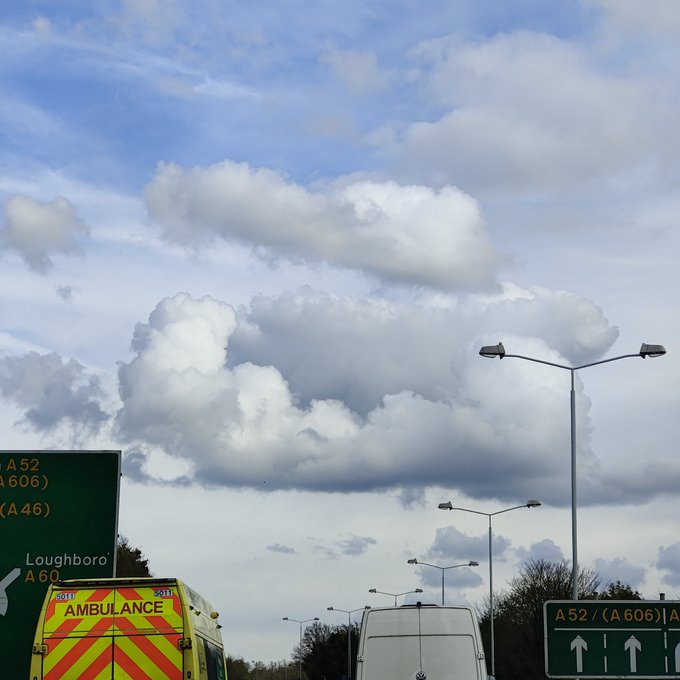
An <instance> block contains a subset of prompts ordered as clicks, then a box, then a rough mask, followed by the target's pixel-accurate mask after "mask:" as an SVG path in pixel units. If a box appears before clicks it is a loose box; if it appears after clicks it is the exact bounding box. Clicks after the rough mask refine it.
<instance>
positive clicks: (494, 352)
mask: <svg viewBox="0 0 680 680" xmlns="http://www.w3.org/2000/svg"><path fill="white" fill-rule="evenodd" d="M479 354H480V355H481V356H483V357H486V358H488V359H494V358H495V357H498V358H499V359H502V358H503V357H513V358H515V359H525V360H526V361H533V362H535V363H537V364H545V365H546V366H553V367H555V368H562V369H564V370H565V371H569V372H570V373H571V392H570V415H571V418H570V420H571V437H570V438H571V599H572V600H578V548H577V542H578V539H577V529H576V506H577V501H576V392H575V391H574V373H576V371H579V370H580V369H582V368H589V367H590V366H599V365H600V364H608V363H610V362H612V361H618V360H619V359H628V358H630V357H642V358H643V359H646V358H647V357H649V358H650V359H653V358H655V357H662V356H663V355H664V354H666V349H665V348H664V346H663V345H648V344H646V343H644V342H643V343H642V345H641V346H640V351H639V352H638V353H637V354H622V355H621V356H618V357H612V358H611V359H602V360H601V361H593V362H592V363H589V364H583V365H581V366H565V365H563V364H556V363H554V362H552V361H544V360H543V359H536V358H534V357H526V356H522V355H521V354H507V353H506V351H505V347H503V343H502V342H499V343H498V344H497V345H486V346H484V347H482V348H481V349H480V350H479Z"/></svg>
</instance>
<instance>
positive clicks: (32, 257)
mask: <svg viewBox="0 0 680 680" xmlns="http://www.w3.org/2000/svg"><path fill="white" fill-rule="evenodd" d="M89 233H90V230H89V227H88V226H87V225H86V224H84V223H83V222H82V221H81V220H80V219H79V217H78V215H77V214H76V210H75V208H74V207H73V205H72V204H71V203H70V201H69V200H68V199H66V198H64V197H63V196H59V197H58V198H56V199H54V200H53V201H48V202H42V201H38V200H36V199H34V198H31V197H30V196H22V195H14V196H11V197H10V198H9V199H8V200H7V202H6V203H5V214H4V219H3V223H2V228H1V229H0V245H2V247H3V248H5V249H7V250H14V251H16V252H18V253H19V255H20V256H21V257H22V259H23V260H24V262H25V263H26V264H27V265H28V267H29V268H30V269H31V270H33V271H35V272H38V273H41V274H45V273H47V272H48V271H49V270H50V269H51V268H52V266H53V263H52V256H54V255H57V254H61V255H71V254H74V253H79V252H81V251H80V246H79V239H82V238H86V237H88V236H89Z"/></svg>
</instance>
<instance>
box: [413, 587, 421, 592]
mask: <svg viewBox="0 0 680 680" xmlns="http://www.w3.org/2000/svg"><path fill="white" fill-rule="evenodd" d="M413 592H414V593H422V592H423V589H422V588H416V589H415V590H414V591H413Z"/></svg>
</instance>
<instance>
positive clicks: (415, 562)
mask: <svg viewBox="0 0 680 680" xmlns="http://www.w3.org/2000/svg"><path fill="white" fill-rule="evenodd" d="M407 563H408V564H422V565H423V566H425V567H434V568H435V569H441V572H442V607H443V606H444V572H445V571H446V570H447V569H455V568H456V567H478V566H479V562H475V561H474V560H470V561H469V562H464V563H463V564H452V565H451V566H450V567H440V566H438V565H436V564H428V563H427V562H419V561H418V560H417V559H416V558H415V557H414V558H412V559H410V560H407Z"/></svg>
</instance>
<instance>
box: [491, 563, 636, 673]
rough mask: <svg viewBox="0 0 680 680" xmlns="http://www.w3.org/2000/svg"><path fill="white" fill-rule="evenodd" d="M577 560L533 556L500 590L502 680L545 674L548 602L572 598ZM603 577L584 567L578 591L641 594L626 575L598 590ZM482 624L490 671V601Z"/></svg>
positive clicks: (588, 595) (497, 622)
mask: <svg viewBox="0 0 680 680" xmlns="http://www.w3.org/2000/svg"><path fill="white" fill-rule="evenodd" d="M571 576H572V574H571V565H570V563H569V562H567V561H566V560H562V561H561V562H549V561H546V560H530V561H528V562H525V563H524V564H523V565H522V566H521V567H520V571H519V573H518V574H517V575H516V576H515V577H514V578H513V579H512V580H511V581H510V590H509V591H508V592H505V593H500V594H494V638H495V645H494V646H495V655H496V664H495V665H496V678H497V680H545V677H546V676H545V649H544V640H543V603H544V602H546V601H547V600H570V599H571V597H572V584H571ZM599 585H600V577H599V576H598V575H597V573H596V572H595V571H593V570H591V569H584V568H581V569H579V573H578V582H577V591H578V597H579V599H581V600H593V599H612V600H639V599H641V596H640V594H639V593H638V592H637V590H633V589H632V588H631V587H630V586H628V585H626V584H624V583H622V582H621V581H614V582H612V583H610V584H609V585H608V586H607V588H605V590H604V591H603V592H602V593H598V588H599ZM480 625H481V629H482V637H483V639H484V647H485V649H486V659H487V665H488V671H489V673H491V652H490V637H491V636H490V607H489V603H488V601H487V602H486V603H485V605H484V607H483V609H482V611H481V613H480Z"/></svg>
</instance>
